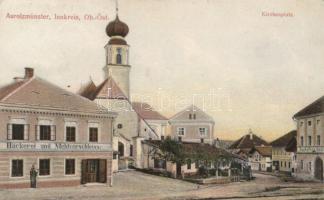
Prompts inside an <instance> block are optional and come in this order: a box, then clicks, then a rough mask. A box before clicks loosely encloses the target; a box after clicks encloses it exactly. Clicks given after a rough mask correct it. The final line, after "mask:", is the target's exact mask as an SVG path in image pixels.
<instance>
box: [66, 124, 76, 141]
mask: <svg viewBox="0 0 324 200" xmlns="http://www.w3.org/2000/svg"><path fill="white" fill-rule="evenodd" d="M75 132H76V128H75V127H74V126H67V127H66V141H67V142H75Z"/></svg>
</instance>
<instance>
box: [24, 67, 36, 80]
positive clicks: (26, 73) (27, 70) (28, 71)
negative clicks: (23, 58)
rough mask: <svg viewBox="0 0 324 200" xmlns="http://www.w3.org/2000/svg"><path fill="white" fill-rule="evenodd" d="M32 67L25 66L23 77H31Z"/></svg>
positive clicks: (32, 74)
mask: <svg viewBox="0 0 324 200" xmlns="http://www.w3.org/2000/svg"><path fill="white" fill-rule="evenodd" d="M33 76H34V68H30V67H25V79H29V78H33Z"/></svg>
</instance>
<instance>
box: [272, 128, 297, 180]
mask: <svg viewBox="0 0 324 200" xmlns="http://www.w3.org/2000/svg"><path fill="white" fill-rule="evenodd" d="M296 136H297V131H295V130H293V131H290V132H289V133H287V134H285V135H283V136H281V137H279V138H278V139H276V140H274V141H273V142H271V143H270V144H271V146H272V168H273V170H274V171H279V172H285V173H289V174H291V173H294V171H295V167H294V164H293V162H294V152H291V151H287V150H286V148H287V146H288V144H289V143H291V140H295V138H296Z"/></svg>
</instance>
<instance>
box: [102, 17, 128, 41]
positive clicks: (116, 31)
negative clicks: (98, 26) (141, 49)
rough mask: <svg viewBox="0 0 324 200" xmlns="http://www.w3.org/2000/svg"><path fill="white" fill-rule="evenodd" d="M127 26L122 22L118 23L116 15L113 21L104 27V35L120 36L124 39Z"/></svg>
mask: <svg viewBox="0 0 324 200" xmlns="http://www.w3.org/2000/svg"><path fill="white" fill-rule="evenodd" d="M128 31H129V29H128V26H127V24H125V23H124V22H122V21H120V20H119V18H118V15H116V18H115V20H114V21H111V22H109V24H108V25H107V27H106V33H107V35H108V36H109V37H112V36H122V37H126V35H127V34H128Z"/></svg>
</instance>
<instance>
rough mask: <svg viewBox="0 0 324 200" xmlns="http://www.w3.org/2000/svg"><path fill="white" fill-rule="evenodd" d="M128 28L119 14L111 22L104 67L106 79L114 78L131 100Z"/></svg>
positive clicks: (107, 31) (108, 28) (107, 29)
mask: <svg viewBox="0 0 324 200" xmlns="http://www.w3.org/2000/svg"><path fill="white" fill-rule="evenodd" d="M128 31H129V29H128V26H127V24H125V23H124V22H122V21H120V20H119V17H118V13H117V14H116V18H115V20H113V21H111V22H109V24H108V25H107V27H106V33H107V35H108V37H110V39H109V41H108V43H107V44H106V46H105V50H106V66H105V67H104V69H103V70H104V74H105V78H106V79H107V78H108V77H111V78H113V80H114V81H115V82H116V84H117V85H118V86H119V88H120V89H121V90H122V92H123V93H124V95H125V96H126V97H127V98H128V99H129V72H130V68H131V66H130V65H129V45H128V44H127V42H126V40H125V37H126V36H127V34H128Z"/></svg>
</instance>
